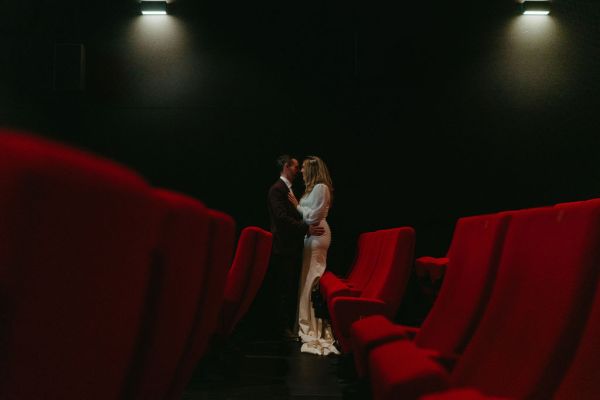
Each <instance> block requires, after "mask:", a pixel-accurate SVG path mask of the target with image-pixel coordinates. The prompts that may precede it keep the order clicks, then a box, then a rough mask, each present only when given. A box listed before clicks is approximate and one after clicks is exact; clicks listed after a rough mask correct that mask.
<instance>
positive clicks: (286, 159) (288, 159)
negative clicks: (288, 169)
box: [276, 154, 294, 173]
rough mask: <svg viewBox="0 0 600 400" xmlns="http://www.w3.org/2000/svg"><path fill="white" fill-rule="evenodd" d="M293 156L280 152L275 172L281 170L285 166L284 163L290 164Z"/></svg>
mask: <svg viewBox="0 0 600 400" xmlns="http://www.w3.org/2000/svg"><path fill="white" fill-rule="evenodd" d="M293 158H294V157H292V156H290V155H289V154H282V155H280V156H279V157H277V161H276V165H277V172H278V173H281V171H283V167H285V166H286V165H290V162H291V161H292V159H293Z"/></svg>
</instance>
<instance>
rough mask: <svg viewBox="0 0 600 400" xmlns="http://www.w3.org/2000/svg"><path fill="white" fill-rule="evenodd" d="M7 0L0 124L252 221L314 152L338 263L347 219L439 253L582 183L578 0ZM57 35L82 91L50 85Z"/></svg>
mask: <svg viewBox="0 0 600 400" xmlns="http://www.w3.org/2000/svg"><path fill="white" fill-rule="evenodd" d="M4 3H6V4H4V5H3V6H4V7H5V10H6V11H3V13H2V15H1V16H0V46H1V47H2V54H1V55H0V57H1V58H0V76H1V77H0V123H1V124H2V125H4V126H9V127H15V128H21V129H27V130H32V131H34V132H37V133H40V134H43V135H45V136H48V137H51V138H54V139H57V140H60V141H63V142H66V143H69V144H72V145H76V146H80V147H83V148H85V149H88V150H90V151H93V152H95V153H98V154H101V155H103V156H106V157H109V158H112V159H115V160H117V161H119V162H122V163H124V164H125V165H127V166H129V167H131V168H133V169H135V170H137V171H139V172H140V173H141V174H142V175H143V176H145V177H146V178H147V179H148V180H149V181H150V182H151V183H152V184H153V185H155V186H163V187H167V188H171V189H174V190H178V191H181V192H184V193H187V194H190V195H192V196H195V197H197V198H199V199H202V200H203V201H204V202H205V203H206V204H207V205H209V206H210V207H213V208H217V209H221V210H224V211H226V212H228V213H230V214H231V215H232V216H234V218H235V219H236V221H237V222H238V225H239V227H243V226H246V225H259V226H263V227H268V220H267V214H266V207H265V195H266V191H267V189H268V187H269V185H270V184H271V183H272V181H274V179H275V178H276V177H277V175H276V173H274V172H273V171H272V165H273V161H274V159H275V158H276V156H277V155H278V154H280V153H281V152H291V153H294V154H296V155H298V157H302V156H304V155H309V154H315V155H320V156H322V157H323V158H324V159H325V161H326V162H327V163H328V165H329V167H330V169H331V172H332V174H333V179H334V184H335V186H336V191H335V204H334V208H333V209H332V212H331V216H330V223H331V225H332V228H333V231H334V242H333V245H332V248H331V267H332V268H333V269H337V270H339V271H341V270H344V269H345V268H346V266H347V264H348V263H349V260H350V259H351V258H352V249H353V247H354V240H355V239H356V236H357V235H358V233H359V232H362V231H366V230H371V229H378V228H385V227H391V226H399V225H412V226H414V227H415V228H416V229H417V234H418V249H417V253H418V254H432V255H441V254H443V253H444V252H445V249H446V247H447V245H448V241H449V239H450V236H451V232H452V229H453V223H454V221H455V220H456V218H457V217H459V216H463V215H470V214H476V213H483V212H493V211H498V210H504V209H514V208H521V207H530V206H535V205H545V204H552V203H554V202H558V201H566V200H575V199H581V198H586V197H593V196H597V195H598V192H599V190H598V189H599V188H600V182H599V177H600V171H599V167H598V166H597V165H598V163H597V162H596V159H597V154H598V149H599V147H598V134H597V127H598V125H599V124H598V123H599V122H600V121H599V119H600V118H599V112H598V109H599V106H600V94H599V93H600V91H599V89H600V88H599V85H600V79H598V78H599V71H600V69H599V61H600V59H599V57H598V54H599V53H598V47H599V44H600V43H599V40H600V35H599V34H598V33H599V32H598V28H597V26H596V25H597V18H596V19H594V18H590V17H589V15H598V14H599V13H598V5H595V4H594V3H592V2H589V1H584V0H581V1H577V0H568V1H567V0H562V1H558V0H557V1H555V2H554V4H555V7H554V10H553V13H552V16H551V17H549V18H527V17H522V16H518V15H516V14H515V13H514V11H515V10H514V9H515V4H514V3H512V1H509V0H507V1H501V0H488V1H474V0H471V1H466V2H462V3H456V2H453V3H452V4H448V3H450V2H444V1H437V2H436V1H434V2H428V3H427V4H426V5H423V4H416V3H415V4H414V5H412V4H408V5H407V4H401V5H390V4H387V3H384V2H381V3H382V4H376V3H375V4H374V3H373V2H366V1H354V2H342V1H331V2H323V1H309V2H301V3H297V2H295V3H293V4H287V2H281V1H277V2H276V1H263V2H227V1H220V2H197V1H192V0H178V1H177V2H176V3H173V4H172V6H173V13H172V15H170V16H168V17H142V16H139V15H137V9H136V8H137V3H136V1H129V2H123V1H116V0H113V1H105V2H103V3H102V4H98V3H99V2H96V4H86V3H90V2H80V1H74V0H64V1H60V2H59V1H52V0H47V1H34V0H22V1H19V2H4ZM198 3H204V4H198ZM239 3H241V4H239ZM402 3H405V2H402ZM594 13H595V14H594ZM56 43H81V44H83V45H84V46H85V51H86V68H85V81H86V87H85V90H83V91H65V90H57V89H55V88H54V87H53V86H54V85H53V79H54V72H55V70H56V68H57V67H58V68H60V65H57V62H55V54H54V46H55V44H56Z"/></svg>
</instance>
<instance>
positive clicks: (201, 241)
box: [123, 190, 210, 400]
mask: <svg viewBox="0 0 600 400" xmlns="http://www.w3.org/2000/svg"><path fill="white" fill-rule="evenodd" d="M154 193H155V195H156V196H157V198H158V199H160V200H161V201H162V202H163V203H164V205H165V207H166V208H167V209H168V213H167V215H166V217H165V219H164V221H163V224H162V226H161V237H160V241H159V243H158V246H157V249H156V253H155V262H154V265H153V267H154V268H153V271H152V272H153V274H152V277H151V280H150V282H151V284H150V290H149V292H148V296H147V300H146V310H145V322H144V325H143V326H142V329H141V331H140V336H139V342H138V351H137V354H136V357H135V359H134V363H133V365H132V369H131V373H130V379H129V380H128V387H127V389H126V391H125V392H124V396H123V397H124V398H126V399H140V400H141V399H144V400H151V399H163V398H164V397H165V394H166V392H167V390H168V389H169V386H170V384H171V382H172V380H173V377H174V376H175V372H176V369H177V366H178V363H179V360H180V359H181V357H182V356H183V353H184V350H185V345H186V343H187V340H188V337H189V335H190V333H191V331H192V325H193V323H194V321H195V317H196V315H197V311H198V310H197V309H198V302H199V300H200V296H201V294H202V291H203V290H205V279H206V275H207V273H208V264H207V262H208V260H207V256H208V251H209V249H208V240H209V227H210V217H209V213H208V209H207V208H206V207H205V206H204V205H203V204H202V203H200V202H199V201H197V200H195V199H192V198H189V197H187V196H185V195H182V194H178V193H173V192H170V191H167V190H155V191H154Z"/></svg>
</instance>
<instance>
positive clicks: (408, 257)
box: [319, 227, 415, 352]
mask: <svg viewBox="0 0 600 400" xmlns="http://www.w3.org/2000/svg"><path fill="white" fill-rule="evenodd" d="M414 247H415V232H414V230H413V229H412V228H410V227H402V228H394V229H385V230H379V231H375V232H366V233H363V234H362V235H361V236H360V237H359V239H358V245H357V256H356V258H355V261H354V265H353V266H352V270H351V272H350V274H349V275H348V278H347V279H341V278H338V277H337V276H335V275H334V274H332V273H331V272H326V273H325V274H323V276H322V277H321V279H320V281H319V285H320V291H321V295H322V296H323V298H324V300H325V301H326V303H327V308H328V311H329V315H330V317H331V325H332V328H333V333H334V335H335V337H336V339H337V341H338V343H339V345H340V348H341V350H342V351H343V352H349V351H350V350H351V342H350V327H351V325H352V323H353V322H354V321H357V320H359V319H361V318H364V317H365V316H368V315H373V314H382V315H386V316H388V317H390V318H391V317H393V316H394V315H395V314H396V313H397V311H398V308H399V306H400V302H401V300H402V297H403V292H404V289H405V288H406V285H407V283H408V278H409V275H410V270H411V267H412V264H413V257H414Z"/></svg>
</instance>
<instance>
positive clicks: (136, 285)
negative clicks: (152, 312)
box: [0, 131, 163, 400]
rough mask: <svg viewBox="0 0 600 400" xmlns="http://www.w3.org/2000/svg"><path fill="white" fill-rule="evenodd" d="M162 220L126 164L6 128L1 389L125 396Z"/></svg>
mask: <svg viewBox="0 0 600 400" xmlns="http://www.w3.org/2000/svg"><path fill="white" fill-rule="evenodd" d="M162 218H163V209H162V206H161V204H160V203H159V202H158V201H157V199H156V198H155V197H154V196H153V195H152V192H151V189H150V187H149V186H148V185H147V184H146V183H145V182H144V181H143V180H142V179H141V178H140V177H139V176H138V175H136V174H134V173H133V172H131V171H129V170H127V169H126V168H124V167H122V166H119V165H117V164H114V163H112V162H109V161H107V160H103V159H100V158H97V157H95V156H92V155H89V154H86V153H84V152H81V151H78V150H75V149H71V148H67V147H65V146H62V145H58V144H55V143H50V142H48V141H46V140H43V139H39V138H35V137H33V136H27V135H24V134H16V133H15V134H11V133H8V132H6V131H3V132H1V133H0V293H2V295H1V296H0V309H1V311H0V319H1V322H0V338H1V339H0V359H1V360H2V361H1V362H0V398H2V399H99V400H100V399H104V400H105V399H116V398H119V396H120V394H121V391H122V389H123V385H124V382H125V379H126V375H127V371H128V368H129V365H130V361H131V358H132V356H133V353H134V348H135V344H136V339H137V335H138V332H139V328H140V325H141V319H142V310H143V305H144V299H145V294H146V290H147V282H148V279H149V272H150V264H151V257H152V252H153V249H154V248H155V246H156V243H157V240H158V234H159V225H160V222H161V221H162Z"/></svg>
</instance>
